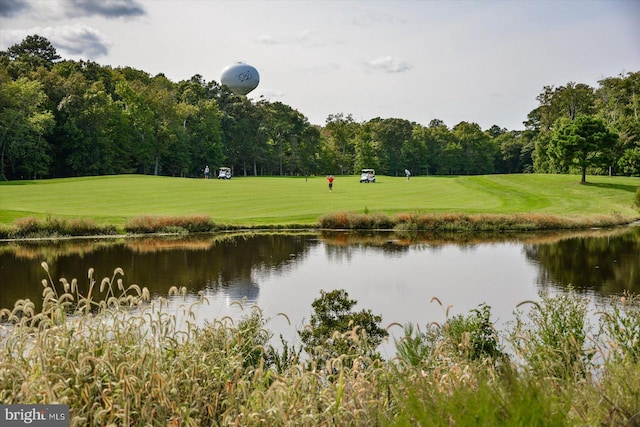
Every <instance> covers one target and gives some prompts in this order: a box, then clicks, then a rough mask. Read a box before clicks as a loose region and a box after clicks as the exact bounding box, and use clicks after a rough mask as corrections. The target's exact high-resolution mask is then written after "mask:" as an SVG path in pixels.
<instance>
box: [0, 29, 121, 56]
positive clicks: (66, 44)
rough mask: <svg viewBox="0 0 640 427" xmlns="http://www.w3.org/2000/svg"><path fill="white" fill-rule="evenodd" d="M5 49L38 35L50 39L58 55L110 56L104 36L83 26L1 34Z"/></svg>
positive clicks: (9, 31) (13, 31) (10, 31)
mask: <svg viewBox="0 0 640 427" xmlns="http://www.w3.org/2000/svg"><path fill="white" fill-rule="evenodd" d="M0 34H1V37H2V44H6V46H2V48H3V49H6V48H7V47H9V46H12V45H14V44H17V43H20V42H21V41H22V40H24V39H25V38H26V37H27V36H29V35H34V34H37V35H39V36H42V37H44V38H46V39H48V40H49V41H50V42H51V44H52V45H53V46H54V47H55V48H56V50H57V51H58V54H59V55H60V56H62V57H63V58H64V57H65V54H66V55H67V56H73V57H79V58H83V59H94V60H95V59H97V58H100V57H103V56H106V55H108V54H109V42H108V41H107V38H106V36H105V35H104V34H102V33H101V32H99V31H98V30H95V29H93V28H89V27H87V26H85V25H82V24H77V25H64V26H60V27H32V28H29V29H26V30H7V31H4V30H3V31H1V32H0Z"/></svg>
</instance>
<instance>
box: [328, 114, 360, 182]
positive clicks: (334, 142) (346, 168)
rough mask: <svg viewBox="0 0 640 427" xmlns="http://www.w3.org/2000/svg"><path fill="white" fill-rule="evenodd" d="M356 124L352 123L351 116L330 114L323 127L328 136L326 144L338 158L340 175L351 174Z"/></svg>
mask: <svg viewBox="0 0 640 427" xmlns="http://www.w3.org/2000/svg"><path fill="white" fill-rule="evenodd" d="M357 128H358V124H357V123H355V122H354V120H353V116H352V115H351V114H347V115H346V116H345V115H344V114H343V113H338V114H330V115H329V116H328V117H327V120H326V122H325V125H324V129H325V132H326V134H327V136H328V141H327V142H328V144H329V146H330V147H331V149H332V150H335V157H337V158H339V159H340V160H339V162H340V169H339V170H340V173H341V174H342V175H345V174H352V173H353V172H354V171H353V162H354V158H355V134H356V131H357Z"/></svg>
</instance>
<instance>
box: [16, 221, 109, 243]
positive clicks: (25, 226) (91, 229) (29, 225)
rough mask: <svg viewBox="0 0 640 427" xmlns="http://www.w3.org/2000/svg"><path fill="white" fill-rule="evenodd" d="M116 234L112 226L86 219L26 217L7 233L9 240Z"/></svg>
mask: <svg viewBox="0 0 640 427" xmlns="http://www.w3.org/2000/svg"><path fill="white" fill-rule="evenodd" d="M110 234H116V228H115V227H114V226H112V225H98V224H96V223H95V222H94V221H92V220H90V219H86V218H74V219H64V218H52V217H47V218H45V219H40V218H35V217H26V218H21V219H18V220H16V221H15V222H14V227H13V229H11V230H10V231H9V236H10V237H11V238H33V237H58V236H93V235H110Z"/></svg>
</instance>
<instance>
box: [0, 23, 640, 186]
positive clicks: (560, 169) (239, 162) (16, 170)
mask: <svg viewBox="0 0 640 427" xmlns="http://www.w3.org/2000/svg"><path fill="white" fill-rule="evenodd" d="M536 99H537V101H538V102H539V106H538V107H537V108H535V109H534V110H533V111H531V112H530V113H529V114H528V116H527V120H526V121H524V122H523V125H524V129H523V130H508V129H505V128H501V127H499V126H497V125H494V126H492V127H491V128H489V129H486V130H483V129H481V128H480V126H479V125H478V124H476V123H472V122H466V121H463V122H460V123H458V124H456V125H455V126H453V127H451V128H450V127H448V126H447V125H446V124H445V123H444V122H443V121H441V120H438V119H434V120H432V121H431V122H430V123H428V124H427V125H423V124H419V123H415V122H410V121H408V120H405V119H402V118H374V119H371V120H368V121H365V122H356V121H355V120H354V119H353V117H352V115H351V114H345V113H337V114H331V115H329V116H328V117H327V119H326V122H325V124H324V125H323V126H318V125H313V124H311V123H310V122H309V121H308V119H307V118H306V117H305V116H304V115H303V114H302V113H300V112H299V111H297V110H295V109H293V108H291V107H290V106H288V105H285V104H283V103H281V102H271V101H268V100H266V99H264V98H260V99H259V100H257V101H251V100H249V99H247V98H246V97H241V96H237V95H235V94H233V93H232V92H230V91H229V90H228V88H226V87H225V86H221V85H220V84H219V83H218V82H216V81H209V82H208V81H205V80H204V79H203V78H202V76H200V75H197V74H196V75H194V76H193V77H191V78H190V79H188V80H183V81H179V82H177V83H175V82H172V81H171V80H169V79H168V78H166V77H165V76H164V75H163V74H158V75H155V76H151V75H150V74H149V73H147V72H144V71H142V70H137V69H134V68H131V67H118V68H112V67H110V66H104V65H100V64H98V63H96V62H92V61H73V60H64V59H62V58H61V57H60V56H59V55H58V54H57V51H56V49H55V47H54V46H53V45H52V44H51V43H50V42H49V41H48V40H47V39H46V38H44V37H41V36H38V35H32V36H28V37H26V38H25V39H24V40H23V41H22V42H20V43H18V44H15V45H13V46H11V47H9V48H8V49H7V50H6V51H2V52H0V179H5V180H6V179H38V178H50V177H74V176H90V175H107V174H124V173H140V174H154V175H167V176H181V177H200V176H203V170H204V168H205V165H210V167H211V168H212V169H214V170H215V169H217V168H218V167H220V166H228V167H231V168H232V169H233V171H234V174H235V175H313V174H329V173H331V174H354V173H356V172H357V171H359V170H360V169H361V168H365V167H366V168H375V169H376V171H377V172H378V173H380V174H384V175H402V174H403V173H404V172H403V171H404V169H405V168H407V169H409V170H410V171H411V172H412V174H414V175H427V174H429V175H472V174H494V173H523V172H524V173H526V172H542V173H545V172H546V173H582V176H583V180H584V176H585V174H587V173H590V174H608V173H611V174H619V175H628V176H639V175H640V119H639V117H638V110H639V109H640V72H630V73H626V74H620V75H619V76H616V77H609V78H605V79H602V80H600V81H599V82H598V87H597V88H592V87H590V86H588V85H586V84H581V83H579V84H576V83H573V82H569V83H567V85H565V86H561V87H553V86H547V87H544V88H543V90H542V92H541V93H540V94H539V95H538V97H537V98H536Z"/></svg>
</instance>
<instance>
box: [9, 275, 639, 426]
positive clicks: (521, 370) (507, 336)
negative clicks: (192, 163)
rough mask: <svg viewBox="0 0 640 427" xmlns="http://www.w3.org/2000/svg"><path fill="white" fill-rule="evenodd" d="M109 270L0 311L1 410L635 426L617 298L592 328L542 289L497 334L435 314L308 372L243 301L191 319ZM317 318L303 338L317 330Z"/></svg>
mask: <svg viewBox="0 0 640 427" xmlns="http://www.w3.org/2000/svg"><path fill="white" fill-rule="evenodd" d="M43 268H45V270H48V267H47V265H46V264H43ZM122 275H123V271H122V270H121V269H119V268H117V269H115V270H114V272H113V275H112V276H111V277H107V278H104V279H102V280H101V281H98V280H96V278H94V273H93V270H92V269H90V270H89V272H88V275H87V280H88V281H89V286H88V287H82V289H88V291H87V292H86V293H84V294H83V293H81V291H80V290H79V289H80V287H79V286H78V282H77V280H75V279H74V280H71V281H70V282H69V281H67V280H65V279H61V280H59V281H57V282H54V281H53V279H52V278H51V277H49V279H48V280H45V281H43V303H42V304H41V306H42V309H41V310H36V309H35V305H34V303H33V302H31V301H28V300H21V301H17V302H16V304H15V306H14V308H13V309H12V310H7V309H4V310H2V311H0V401H1V402H2V403H3V404H54V403H62V404H68V405H69V406H70V416H71V420H70V424H71V425H72V426H104V425H129V426H143V425H168V426H202V425H247V426H264V425H269V426H272V425H273V426H317V425H390V426H407V425H434V426H450V425H492V426H493V425H504V426H507V425H508V426H511V425H527V426H528V425H560V426H564V425H567V426H573V425H576V426H577V425H580V426H582V425H594V426H595V425H598V426H599V425H638V423H640V363H639V362H638V360H637V348H638V338H637V334H638V330H639V329H640V324H639V323H638V322H639V321H640V314H639V313H640V312H639V310H640V308H639V306H638V299H637V297H635V296H632V295H625V296H624V299H617V300H614V299H612V300H611V301H608V302H606V303H605V304H604V306H603V307H602V308H601V309H600V311H599V314H600V316H601V317H600V321H601V328H600V329H599V331H598V333H594V334H593V335H590V332H588V325H587V323H586V322H585V320H584V319H585V314H586V309H587V308H586V305H585V301H584V297H581V296H579V295H576V294H575V293H573V292H570V293H568V294H566V295H556V296H552V295H549V294H545V293H542V294H540V301H532V302H528V303H526V304H523V305H521V306H520V307H519V308H518V310H520V311H519V313H520V314H519V321H518V322H516V323H515V324H514V325H513V327H512V329H510V330H506V331H497V330H495V329H494V328H493V324H492V322H491V311H490V308H489V307H488V306H485V305H481V306H479V308H478V309H475V310H471V311H470V312H469V313H468V314H467V315H457V316H451V317H450V316H449V307H447V320H446V322H444V323H443V324H442V325H439V324H435V323H432V324H430V325H428V326H427V328H426V329H425V331H424V332H422V331H421V329H420V328H419V327H418V326H417V325H406V326H405V337H404V338H403V339H401V340H400V341H398V342H396V346H397V348H398V352H397V356H396V357H394V358H393V359H390V360H384V359H382V358H381V357H379V355H378V354H376V353H375V352H373V351H372V348H371V347H370V344H371V342H364V341H365V340H359V337H358V336H356V335H353V334H351V335H350V338H352V339H351V343H350V346H349V348H348V351H347V353H345V354H339V353H331V354H327V357H326V358H322V360H321V362H320V361H319V360H317V363H308V362H309V359H307V358H305V356H303V355H302V354H301V353H300V349H296V348H295V347H294V346H290V345H289V344H287V343H286V342H282V344H283V345H282V346H279V347H277V348H276V347H274V346H273V345H272V344H271V341H272V338H273V336H272V333H271V332H270V331H269V330H268V329H267V324H268V319H266V318H265V317H264V315H263V313H262V311H261V310H260V309H259V308H258V307H255V306H251V307H248V306H246V304H245V303H242V302H238V303H237V304H238V305H239V306H240V307H241V308H242V310H243V311H242V313H243V314H242V315H241V316H239V318H237V319H235V320H234V319H231V318H229V317H225V318H221V319H209V321H208V322H204V324H201V323H198V321H197V320H196V311H197V310H198V307H199V306H200V305H201V304H206V303H207V299H206V297H205V295H204V294H203V293H200V294H198V295H190V294H189V292H188V291H187V289H186V288H176V287H172V288H171V289H170V290H169V292H168V294H167V295H166V296H161V297H154V298H151V297H150V295H149V292H148V290H147V289H146V288H139V287H138V286H136V285H129V286H125V284H124V283H123V280H122ZM339 295H341V294H339ZM321 297H322V295H321ZM345 298H346V295H345ZM321 299H322V298H321ZM347 302H348V303H349V304H348V305H349V307H347V311H349V310H348V309H349V308H350V307H351V305H350V304H351V303H352V301H351V300H348V299H347ZM436 302H439V300H438V301H436ZM329 308H330V307H329ZM334 308H335V307H334ZM525 308H529V309H530V310H527V311H525V310H524V309H525ZM331 311H336V310H331ZM338 311H340V312H341V311H342V310H340V308H339V307H338ZM323 312H324V311H322V310H317V313H316V314H318V315H321V314H322V313H323ZM363 313H368V312H367V311H364V312H363ZM346 314H347V315H348V316H347V317H349V315H354V316H351V317H350V319H351V320H353V321H357V320H358V314H362V313H346ZM369 314H370V313H369ZM367 317H368V318H370V319H369V320H374V321H376V320H378V319H377V318H375V316H373V317H372V316H371V315H369V316H367ZM345 318H346V317H345ZM341 319H342V318H341ZM327 324H328V323H326V322H320V323H315V324H310V325H308V326H307V327H306V329H305V330H309V328H311V330H312V331H313V330H314V328H318V329H317V332H318V333H319V334H320V335H322V336H323V337H326V336H328V335H329V332H330V331H329V330H327V329H326V328H325V326H327ZM342 326H345V325H342ZM347 326H348V325H347ZM336 332H338V333H340V331H336ZM318 336H319V335H318ZM380 336H381V335H380ZM331 337H332V338H330V339H333V338H348V337H343V336H342V335H340V336H337V335H335V334H331ZM358 343H363V344H362V345H364V346H365V347H363V348H362V349H361V350H360V351H352V350H354V348H353V346H357V345H358ZM506 349H511V350H509V351H507V350H506ZM596 356H597V357H598V358H599V359H598V360H599V363H594V360H595V358H596ZM497 360H500V361H501V362H500V363H495V362H496V361H497Z"/></svg>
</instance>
